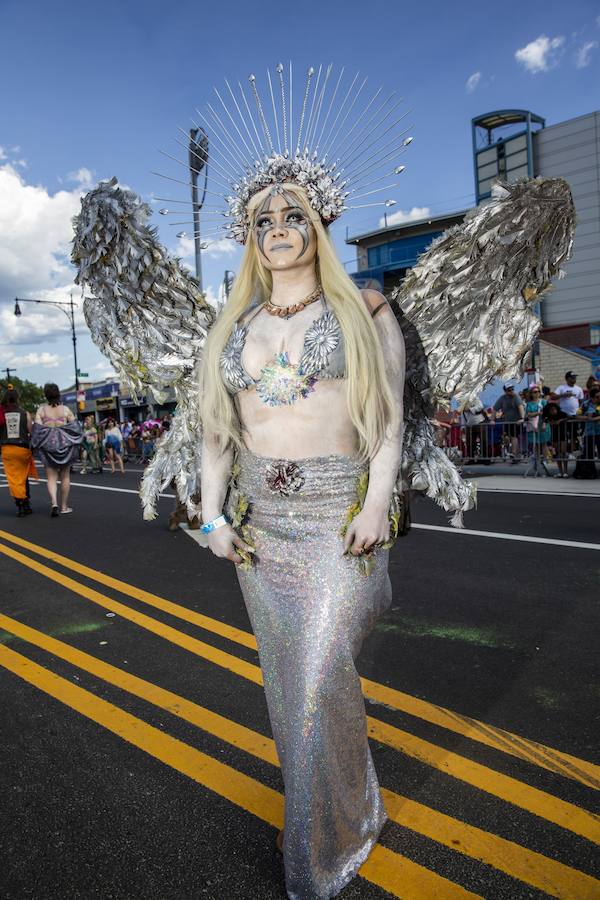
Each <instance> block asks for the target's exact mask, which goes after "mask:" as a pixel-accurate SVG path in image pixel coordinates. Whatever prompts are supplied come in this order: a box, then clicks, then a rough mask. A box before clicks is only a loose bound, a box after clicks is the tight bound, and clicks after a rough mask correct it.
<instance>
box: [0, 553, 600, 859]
mask: <svg viewBox="0 0 600 900" xmlns="http://www.w3.org/2000/svg"><path fill="white" fill-rule="evenodd" d="M0 552H1V553H4V554H5V555H7V556H10V557H12V558H13V559H15V560H17V561H18V562H20V563H22V564H23V565H25V566H27V567H28V568H30V569H32V570H34V571H37V572H39V573H40V574H42V575H45V576H46V577H47V578H49V579H50V580H52V581H55V582H56V583H58V584H61V585H63V586H64V587H67V588H68V589H69V590H71V591H73V592H74V593H76V594H79V595H80V596H82V597H85V598H87V599H89V600H92V601H93V602H94V603H97V604H99V605H100V606H102V607H104V608H105V609H109V610H111V611H112V612H115V613H118V614H119V615H121V616H123V617H124V618H126V619H129V620H130V621H131V622H134V623H135V624H137V625H139V626H140V627H142V628H146V629H147V630H149V631H151V632H153V633H154V634H157V635H159V636H160V637H163V638H165V639H166V640H169V641H171V642H172V643H174V644H177V645H178V646H181V647H183V648H184V649H186V650H189V651H190V652H192V653H195V654H196V655H199V656H201V657H203V658H205V659H208V660H210V661H211V662H213V663H215V664H216V665H219V666H222V667H223V668H225V669H228V670H229V671H231V672H234V673H235V674H237V675H241V676H242V677H244V678H247V679H248V680H250V681H253V682H254V683H256V684H260V685H262V673H261V671H260V669H259V668H258V666H254V665H252V664H251V663H248V662H246V661H245V660H240V659H239V658H238V657H236V656H233V655H231V654H229V653H225V652H224V651H222V650H218V649H217V648H215V647H213V646H212V645H210V644H205V643H204V642H202V641H198V640H197V639H196V638H192V637H190V636H189V635H187V634H185V633H183V632H180V631H177V629H175V628H172V627H171V626H169V625H165V624H163V623H162V622H159V621H157V620H156V619H153V618H152V617H150V616H146V615H145V614H144V613H139V612H137V611H136V610H132V609H131V608H130V607H128V606H125V605H124V604H122V603H119V602H118V601H116V600H112V599H111V598H109V597H106V596H104V595H103V594H101V593H100V592H99V591H96V590H94V589H93V588H89V587H87V586H86V585H82V584H80V583H79V582H77V581H75V580H74V579H72V578H70V577H68V576H66V575H62V574H61V573H59V572H55V571H54V570H53V569H50V568H48V567H47V566H45V565H43V564H42V563H38V562H37V561H35V560H32V559H30V558H29V557H27V556H25V555H24V554H22V553H19V552H18V551H17V550H14V549H13V548H12V547H7V546H5V545H2V544H0ZM367 724H368V728H369V734H370V735H371V736H372V737H374V738H375V739H376V740H378V741H380V742H381V743H384V744H387V745H389V746H391V747H393V748H394V749H396V750H400V751H401V752H402V753H405V754H407V755H410V756H413V757H415V758H416V759H419V760H421V761H423V762H426V763H427V765H430V766H432V767H434V768H436V769H438V770H439V771H442V772H444V773H445V774H447V775H451V776H452V777H454V778H458V779H460V780H461V781H464V782H466V783H467V784H472V785H473V786H475V787H477V788H479V789H480V790H482V791H486V792H487V793H490V794H492V795H493V796H497V797H500V798H501V799H503V800H506V801H508V802H509V803H512V804H514V805H516V806H521V807H522V808H523V809H526V810H527V811H528V812H531V813H533V814H534V815H537V816H540V817H541V818H545V819H547V820H548V821H551V822H553V823H554V824H556V825H559V826H560V827H562V828H565V829H567V830H569V831H572V832H574V833H575V834H578V835H581V836H582V837H586V838H587V839H588V840H591V841H593V842H595V843H599V844H600V817H598V816H595V815H594V814H593V813H591V812H589V811H587V810H584V809H582V808H580V807H577V806H575V805H574V804H571V803H568V802H566V801H564V800H560V799H558V798H556V797H553V796H552V795H551V794H548V793H546V792H545V791H542V790H539V789H538V788H533V787H530V786H529V785H527V784H524V783H523V782H521V781H518V780H517V779H514V778H511V777H510V776H507V775H502V774H501V773H499V772H495V770H492V769H488V768H486V767H485V766H481V765H480V764H478V763H474V762H471V761H470V760H468V759H466V758H464V757H461V756H459V755H458V754H456V753H451V752H450V751H447V750H444V749H442V748H440V747H437V746H436V745H435V744H431V743H430V742H429V741H425V740H423V739H422V738H418V737H416V736H414V735H411V734H408V733H407V732H404V731H402V730H400V729H398V728H396V727H395V726H392V725H388V724H387V723H385V722H382V721H380V720H378V719H373V718H372V717H370V716H368V717H367ZM492 775H493V777H492Z"/></svg>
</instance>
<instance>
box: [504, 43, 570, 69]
mask: <svg viewBox="0 0 600 900" xmlns="http://www.w3.org/2000/svg"><path fill="white" fill-rule="evenodd" d="M564 42H565V39H564V37H563V36H562V35H558V36H557V37H553V38H549V37H547V36H546V35H545V34H541V35H540V36H539V37H537V38H536V39H535V41H531V42H530V43H529V44H527V45H526V46H525V47H521V48H520V50H517V51H516V53H515V59H516V60H517V62H520V63H521V64H522V65H523V66H525V68H526V69H527V71H528V72H533V74H534V75H535V74H537V73H538V72H547V71H548V70H549V69H552V68H554V66H556V65H558V63H559V61H560V57H561V55H562V47H563V44H564Z"/></svg>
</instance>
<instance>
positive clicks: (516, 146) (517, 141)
mask: <svg viewBox="0 0 600 900" xmlns="http://www.w3.org/2000/svg"><path fill="white" fill-rule="evenodd" d="M504 147H505V152H506V153H507V154H509V153H516V152H517V151H518V150H526V149H527V135H526V134H520V135H519V137H515V138H511V139H510V141H506V143H505V145H504Z"/></svg>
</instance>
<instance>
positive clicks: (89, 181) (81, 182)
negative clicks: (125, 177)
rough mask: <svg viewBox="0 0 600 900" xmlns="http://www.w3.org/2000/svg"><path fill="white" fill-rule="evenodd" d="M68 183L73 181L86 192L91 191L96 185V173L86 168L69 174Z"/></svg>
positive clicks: (83, 167)
mask: <svg viewBox="0 0 600 900" xmlns="http://www.w3.org/2000/svg"><path fill="white" fill-rule="evenodd" d="M67 181H73V182H75V184H76V185H78V186H79V187H80V188H85V189H86V190H89V189H90V188H91V187H93V186H94V184H95V181H94V173H93V172H92V171H91V170H90V169H86V168H85V166H82V167H81V168H80V169H77V170H76V171H74V172H68V173H67ZM121 187H122V185H121Z"/></svg>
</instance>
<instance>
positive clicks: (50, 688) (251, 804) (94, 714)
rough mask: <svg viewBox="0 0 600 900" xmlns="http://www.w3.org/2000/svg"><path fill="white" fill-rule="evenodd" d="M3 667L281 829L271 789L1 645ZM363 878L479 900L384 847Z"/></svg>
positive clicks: (418, 897)
mask: <svg viewBox="0 0 600 900" xmlns="http://www.w3.org/2000/svg"><path fill="white" fill-rule="evenodd" d="M0 665H2V666H4V667H5V668H6V669H8V670H9V671H11V672H13V674H15V675H17V676H18V677H19V678H22V679H23V680H24V681H27V682H29V684H32V685H33V686H35V687H37V688H38V689H39V690H42V691H44V693H46V694H49V695H50V696H51V697H54V698H55V699H56V700H59V701H60V702H61V703H63V704H65V705H67V706H69V707H70V708H71V709H74V710H76V711H77V712H79V713H80V714H81V715H83V716H86V717H87V718H88V719H91V720H92V721H94V722H96V723H97V724H98V725H101V726H102V727H104V728H106V729H107V730H109V731H112V732H113V733H114V734H116V735H118V736H119V737H120V738H122V739H123V740H126V741H128V742H129V743H130V744H133V745H134V746H136V747H138V748H139V749H140V750H143V751H145V752H146V753H148V754H150V755H151V756H153V757H154V758H155V759H158V760H160V761H161V762H163V763H165V764H166V765H167V766H170V767H171V768H172V769H175V770H176V771H178V772H181V773H182V774H184V775H187V777H188V778H192V779H193V780H194V781H196V782H197V783H198V784H202V785H203V786H204V787H207V788H208V789H209V790H211V791H213V792H215V793H217V794H219V795H220V796H222V797H225V798H226V799H227V800H229V801H230V802H232V803H234V804H236V805H237V806H240V807H241V808H242V809H245V810H247V811H248V812H250V813H252V814H253V815H255V816H257V817H258V818H260V819H263V821H265V822H268V823H269V824H270V825H274V826H275V827H276V828H281V827H282V825H283V797H282V795H281V794H280V793H278V792H277V791H274V790H273V789H272V788H269V787H267V786H266V785H264V784H261V783H260V782H259V781H256V780H255V779H253V778H250V777H249V776H248V775H244V774H243V773H242V772H238V771H237V769H234V768H232V767H231V766H228V765H226V764H225V763H221V762H219V761H218V760H216V759H213V758H212V757H211V756H208V755H207V754H205V753H202V751H200V750H197V749H196V748H195V747H190V746H189V745H188V744H185V743H183V741H179V740H177V739H176V738H174V737H171V736H170V735H168V734H165V733H164V732H162V731H160V730H159V729H158V728H154V726H152V725H148V723H147V722H144V721H143V720H142V719H138V718H137V717H136V716H133V715H131V713H128V712H125V711H124V710H122V709H120V708H119V707H118V706H115V705H114V704H112V703H109V702H108V701H106V700H103V699H101V698H100V697H97V696H96V695H95V694H93V693H91V692H90V691H87V690H85V689H84V688H81V687H79V686H78V685H75V684H71V682H69V681H67V680H66V679H65V678H62V677H61V676H59V675H56V674H55V673H54V672H51V671H49V670H48V669H45V668H44V667H43V666H40V665H38V664H37V663H34V662H32V661H31V660H30V659H28V658H27V657H25V656H22V655H21V654H19V653H16V652H15V651H14V650H10V649H9V648H8V647H3V646H2V645H0ZM359 875H361V876H362V877H363V878H366V879H368V880H369V881H372V882H373V883H375V884H377V885H379V886H380V887H382V888H383V889H384V890H387V891H388V892H389V893H391V894H393V896H395V897H402V898H403V900H422V898H423V897H444V898H448V900H463V898H464V900H467V898H472V900H475V898H478V897H479V895H478V894H474V893H472V892H471V891H467V890H465V888H462V887H461V886H460V885H457V884H455V883H454V882H452V881H449V880H448V879H447V878H443V877H442V876H441V875H437V874H436V873H435V872H432V871H431V870H430V869H426V868H424V867H423V866H420V865H418V864H417V863H414V862H412V860H410V859H407V858H406V857H403V856H401V855H400V854H398V853H395V852H393V851H391V850H388V849H387V848H385V847H382V846H381V845H379V844H378V845H376V846H375V847H374V849H373V851H372V853H371V855H370V857H369V859H368V860H367V861H366V862H365V863H364V864H363V865H362V867H361V869H360V870H359ZM479 900H482V898H479Z"/></svg>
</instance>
